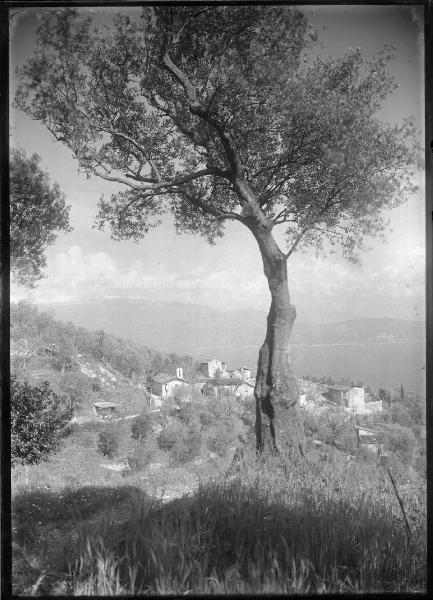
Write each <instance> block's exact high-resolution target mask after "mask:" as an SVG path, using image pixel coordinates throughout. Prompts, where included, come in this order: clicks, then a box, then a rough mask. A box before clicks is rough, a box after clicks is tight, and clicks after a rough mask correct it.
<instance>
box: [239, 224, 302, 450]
mask: <svg viewBox="0 0 433 600" xmlns="http://www.w3.org/2000/svg"><path fill="white" fill-rule="evenodd" d="M251 231H252V232H253V235H254V237H255V238H256V240H257V242H258V244H259V248H260V252H261V255H262V259H263V267H264V272H265V275H266V277H267V280H268V285H269V290H270V292H271V298H272V301H271V307H270V310H269V314H268V319H267V330H266V338H265V341H264V343H263V345H262V347H261V348H260V352H259V359H258V365H257V377H256V386H255V389H254V395H255V398H256V427H255V429H256V445H257V450H258V451H259V452H261V451H262V450H263V448H264V446H265V445H267V444H266V439H269V442H270V444H271V447H272V448H273V450H274V451H277V452H278V445H277V440H280V439H283V438H284V437H287V436H288V435H289V431H288V430H287V429H288V423H289V421H288V420H290V419H293V418H295V415H296V408H295V407H296V405H297V402H298V398H299V391H298V386H297V384H296V379H295V377H294V375H293V373H292V370H291V366H290V351H289V340H290V335H291V333H292V328H293V324H294V322H295V319H296V310H295V307H294V306H292V304H291V303H290V295H289V288H288V282H287V265H286V257H285V256H284V254H283V253H282V252H281V250H280V249H279V248H278V246H277V244H276V242H275V240H274V238H273V236H272V233H271V231H270V229H269V228H267V227H263V226H259V227H256V228H254V229H253V228H251ZM263 415H265V417H266V421H265V423H263ZM295 426H296V425H295ZM289 429H292V427H291V426H290V425H289ZM267 430H268V431H269V433H268V434H267V433H266V432H267Z"/></svg>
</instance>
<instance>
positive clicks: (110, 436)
mask: <svg viewBox="0 0 433 600" xmlns="http://www.w3.org/2000/svg"><path fill="white" fill-rule="evenodd" d="M97 448H98V451H99V452H100V453H101V454H102V456H108V458H114V456H116V454H117V451H118V449H119V440H118V437H117V435H116V433H115V432H114V431H110V430H105V431H101V432H100V434H99V436H98V442H97Z"/></svg>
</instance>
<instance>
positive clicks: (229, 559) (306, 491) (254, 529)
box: [14, 432, 426, 595]
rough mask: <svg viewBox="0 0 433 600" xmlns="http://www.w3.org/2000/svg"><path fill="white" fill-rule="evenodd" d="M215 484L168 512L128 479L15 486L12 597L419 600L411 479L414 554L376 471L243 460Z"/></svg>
mask: <svg viewBox="0 0 433 600" xmlns="http://www.w3.org/2000/svg"><path fill="white" fill-rule="evenodd" d="M95 435H96V432H95ZM83 452H84V450H83ZM88 452H89V449H87V453H88ZM99 459H100V457H99ZM99 459H98V460H99ZM53 460H54V459H53ZM88 463H89V458H88ZM38 468H39V470H42V469H43V465H38V466H37V467H34V468H31V469H29V470H28V477H30V479H32V478H33V477H36V476H35V475H34V474H33V475H31V476H30V473H31V472H32V470H33V469H38ZM45 468H46V469H47V472H50V473H51V475H50V476H52V473H53V471H52V469H51V468H49V469H48V468H47V467H45ZM190 468H191V466H190ZM183 474H184V475H185V477H186V475H187V472H186V471H185V472H183ZM213 475H214V478H213V480H212V481H210V480H209V475H208V477H207V480H206V479H205V477H204V476H203V481H202V483H201V484H200V486H199V488H198V489H197V490H196V491H195V492H194V493H193V494H190V495H189V496H184V497H183V498H178V499H175V500H172V501H169V502H166V503H163V502H161V501H160V500H158V499H157V498H156V497H155V495H154V494H153V495H152V494H151V493H150V491H149V489H148V487H146V485H144V483H143V480H142V479H140V478H139V477H138V476H137V477H136V478H135V479H134V478H133V479H124V478H122V477H121V476H120V475H119V474H118V473H110V476H113V478H112V479H110V481H107V480H105V481H100V480H95V481H94V482H93V484H91V485H90V484H87V485H84V484H83V483H81V484H80V485H76V486H75V487H74V486H69V487H66V486H64V485H60V483H61V481H62V480H61V479H59V482H58V483H59V485H57V487H56V489H50V490H45V492H43V493H42V492H41V487H40V485H39V487H38V486H37V485H36V480H32V481H28V480H27V481H24V480H21V485H18V486H17V484H15V491H14V511H15V512H14V522H15V529H16V531H15V550H16V552H15V560H14V564H15V588H16V590H15V593H27V594H37V593H57V594H73V595H122V594H174V593H176V594H184V593H194V594H209V593H224V594H225V593H231V594H235V593H322V592H327V593H334V592H335V593H338V592H340V593H353V592H359V591H362V592H382V591H393V592H397V591H398V592H408V591H410V592H414V591H424V588H425V577H426V574H425V570H426V543H425V532H426V518H425V481H423V480H421V479H420V478H419V477H417V476H416V474H415V473H414V472H408V475H407V478H406V480H405V486H404V487H403V486H401V489H400V493H401V496H402V498H403V501H404V504H405V510H406V512H407V515H408V520H409V523H410V525H411V529H412V532H413V537H414V539H415V540H416V544H415V545H413V544H412V543H411V541H410V539H408V536H407V533H406V531H405V525H404V522H403V519H402V515H401V512H400V508H399V505H398V501H397V499H396V497H395V494H394V492H393V490H392V487H391V483H390V482H389V480H388V479H387V478H386V473H385V472H384V471H383V469H381V468H380V467H378V466H377V465H376V464H374V463H373V464H372V463H367V462H356V461H352V462H349V463H346V462H345V461H341V460H339V455H338V453H337V454H335V456H334V458H332V455H331V457H330V460H328V461H320V462H312V461H310V460H309V458H308V455H307V457H306V459H301V457H300V456H298V455H297V454H292V455H290V454H287V455H286V456H280V457H274V456H268V457H265V458H263V459H259V460H258V459H256V457H255V455H254V453H253V452H246V455H245V457H244V458H243V460H242V461H241V462H240V464H239V466H238V470H237V473H236V474H235V475H234V476H232V477H231V478H230V479H229V480H228V479H227V477H222V476H221V475H220V474H218V472H214V473H213ZM178 476H179V477H180V476H181V473H180V472H179V474H178ZM30 483H33V486H30V488H29V484H30ZM39 483H41V482H40V481H39ZM20 528H21V529H20Z"/></svg>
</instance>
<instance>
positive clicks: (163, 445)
mask: <svg viewBox="0 0 433 600" xmlns="http://www.w3.org/2000/svg"><path fill="white" fill-rule="evenodd" d="M179 432H180V425H179V424H178V423H174V422H172V423H170V424H169V425H167V427H164V428H163V429H162V430H161V431H160V432H159V434H158V446H159V448H160V449H161V450H166V451H168V450H171V449H172V448H173V446H174V445H175V443H176V440H177V439H178V437H179Z"/></svg>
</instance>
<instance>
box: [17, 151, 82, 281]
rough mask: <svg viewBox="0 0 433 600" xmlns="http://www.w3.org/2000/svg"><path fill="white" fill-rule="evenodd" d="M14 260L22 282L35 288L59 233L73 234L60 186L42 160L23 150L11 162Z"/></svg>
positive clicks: (18, 278)
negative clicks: (28, 154) (52, 180)
mask: <svg viewBox="0 0 433 600" xmlns="http://www.w3.org/2000/svg"><path fill="white" fill-rule="evenodd" d="M9 186H10V259H11V272H12V274H13V276H14V277H15V279H16V280H17V282H18V283H20V284H23V285H27V286H29V287H33V286H34V283H35V281H37V280H38V279H40V278H41V277H42V269H43V268H44V267H45V266H46V257H45V254H44V252H45V248H46V246H48V245H50V244H53V243H54V241H55V239H56V233H55V232H58V231H65V232H68V231H71V228H70V227H69V209H70V207H69V206H67V205H66V203H65V196H64V194H63V193H62V192H61V191H60V188H59V186H58V185H57V183H55V184H54V185H51V183H50V180H49V177H48V175H47V174H46V173H45V172H44V171H43V170H42V169H41V167H40V158H39V156H38V155H37V154H33V155H32V156H31V157H30V158H29V157H27V156H26V154H25V153H24V152H23V151H22V150H15V149H13V150H12V151H11V159H10V180H9Z"/></svg>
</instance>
